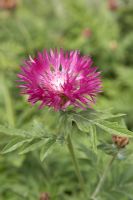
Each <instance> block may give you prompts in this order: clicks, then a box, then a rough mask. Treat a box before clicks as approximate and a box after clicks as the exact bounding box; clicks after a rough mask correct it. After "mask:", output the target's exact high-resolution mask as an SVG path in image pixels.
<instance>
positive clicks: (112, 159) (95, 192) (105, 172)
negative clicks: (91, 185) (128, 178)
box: [91, 154, 116, 200]
mask: <svg viewBox="0 0 133 200" xmlns="http://www.w3.org/2000/svg"><path fill="white" fill-rule="evenodd" d="M115 158H116V154H115V155H114V156H113V157H112V158H111V160H110V161H109V163H108V164H107V166H106V168H105V169H104V172H103V174H102V176H101V178H100V180H99V182H98V184H97V186H96V189H95V191H94V192H93V194H92V196H91V199H93V200H96V196H97V195H98V193H99V192H100V190H101V187H102V185H103V183H104V181H105V179H106V177H107V174H108V172H109V170H110V167H111V166H112V163H113V161H114V160H115Z"/></svg>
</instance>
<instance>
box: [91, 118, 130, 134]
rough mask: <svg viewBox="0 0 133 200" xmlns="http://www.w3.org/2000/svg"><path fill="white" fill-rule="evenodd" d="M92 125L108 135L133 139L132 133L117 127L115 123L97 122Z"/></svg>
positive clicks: (120, 126)
mask: <svg viewBox="0 0 133 200" xmlns="http://www.w3.org/2000/svg"><path fill="white" fill-rule="evenodd" d="M94 123H95V124H96V125H97V126H98V127H100V128H101V129H103V130H104V131H107V132H108V133H110V134H116V135H121V136H128V137H133V132H131V131H129V130H128V129H126V128H125V127H123V126H122V125H119V124H118V123H117V122H108V121H98V122H94Z"/></svg>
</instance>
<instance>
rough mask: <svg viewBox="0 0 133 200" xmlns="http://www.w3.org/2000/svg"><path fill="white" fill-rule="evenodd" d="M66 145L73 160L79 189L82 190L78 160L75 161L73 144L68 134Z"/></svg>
mask: <svg viewBox="0 0 133 200" xmlns="http://www.w3.org/2000/svg"><path fill="white" fill-rule="evenodd" d="M67 146H68V149H69V152H70V154H71V157H72V161H73V164H74V167H75V172H76V175H77V178H78V180H79V183H80V187H81V189H83V190H84V181H83V177H82V175H81V173H80V170H79V165H78V161H77V158H76V156H75V153H74V148H73V144H72V141H71V137H70V135H68V138H67Z"/></svg>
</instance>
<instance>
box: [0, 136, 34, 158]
mask: <svg viewBox="0 0 133 200" xmlns="http://www.w3.org/2000/svg"><path fill="white" fill-rule="evenodd" d="M26 142H31V139H26V140H22V139H21V138H15V139H12V140H11V141H10V142H9V143H8V144H7V145H6V146H5V147H4V148H3V150H2V152H1V153H2V154H5V153H9V152H11V151H15V150H16V149H18V148H19V147H21V146H22V145H23V144H24V143H26Z"/></svg>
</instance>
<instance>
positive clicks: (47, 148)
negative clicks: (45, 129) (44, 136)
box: [40, 139, 56, 161]
mask: <svg viewBox="0 0 133 200" xmlns="http://www.w3.org/2000/svg"><path fill="white" fill-rule="evenodd" d="M55 142H56V140H55V139H48V140H47V142H46V143H45V144H44V146H43V147H42V149H41V152H40V160H41V161H43V160H44V159H45V158H46V156H47V155H48V153H49V152H50V150H51V147H52V146H53V145H54V144H55Z"/></svg>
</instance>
